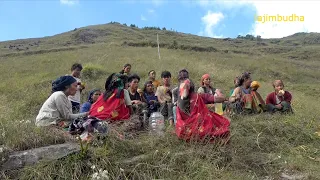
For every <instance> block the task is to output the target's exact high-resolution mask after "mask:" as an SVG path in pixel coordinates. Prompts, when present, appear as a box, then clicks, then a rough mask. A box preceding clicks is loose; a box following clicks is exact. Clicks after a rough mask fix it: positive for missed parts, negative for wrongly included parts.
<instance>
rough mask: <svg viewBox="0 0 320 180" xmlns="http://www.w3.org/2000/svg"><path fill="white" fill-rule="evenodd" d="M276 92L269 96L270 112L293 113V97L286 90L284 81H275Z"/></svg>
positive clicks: (268, 105)
mask: <svg viewBox="0 0 320 180" xmlns="http://www.w3.org/2000/svg"><path fill="white" fill-rule="evenodd" d="M272 85H273V88H274V92H272V93H270V94H269V95H268V96H267V99H266V104H267V108H268V111H269V112H271V113H273V112H277V111H279V112H292V109H291V100H292V95H291V93H290V92H289V91H285V90H284V83H283V81H282V80H275V81H274V82H273V84H272Z"/></svg>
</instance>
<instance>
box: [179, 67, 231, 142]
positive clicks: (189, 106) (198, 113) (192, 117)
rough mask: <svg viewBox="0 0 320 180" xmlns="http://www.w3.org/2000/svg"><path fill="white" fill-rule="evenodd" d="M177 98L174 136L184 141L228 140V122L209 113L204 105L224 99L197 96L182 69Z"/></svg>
mask: <svg viewBox="0 0 320 180" xmlns="http://www.w3.org/2000/svg"><path fill="white" fill-rule="evenodd" d="M178 87H179V98H178V107H177V123H176V129H175V131H176V135H177V136H178V137H179V138H180V139H184V140H187V141H189V140H192V139H193V140H204V139H209V140H210V141H212V140H214V139H216V138H217V137H220V138H227V141H228V140H229V134H230V130H229V126H230V122H229V120H228V119H227V118H225V117H223V116H220V115H218V114H216V113H214V112H211V111H209V110H208V108H207V107H206V105H205V104H206V103H214V102H223V101H224V100H225V98H224V97H222V98H219V97H214V96H213V95H212V94H208V93H203V94H197V93H196V92H195V91H194V84H193V83H192V82H191V81H190V80H189V73H188V71H187V70H185V69H183V70H181V71H180V72H179V85H178Z"/></svg>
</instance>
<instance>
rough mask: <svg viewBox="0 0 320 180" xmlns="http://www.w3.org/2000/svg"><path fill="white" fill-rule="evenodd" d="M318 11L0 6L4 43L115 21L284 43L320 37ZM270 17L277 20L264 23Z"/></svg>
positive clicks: (194, 4) (78, 0)
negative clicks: (312, 34) (291, 37)
mask: <svg viewBox="0 0 320 180" xmlns="http://www.w3.org/2000/svg"><path fill="white" fill-rule="evenodd" d="M319 5H320V1H316V0H313V1H299V0H296V1H295V0H291V1H290V0H288V1H279V0H278V1H277V0H268V1H263V0H255V1H252V0H251V1H250V0H144V1H142V0H118V1H116V0H38V1H36V0H25V1H22V0H21V1H20V0H0V41H6V40H14V39H25V38H35V37H44V36H52V35H55V34H59V33H63V32H66V31H70V30H73V29H74V28H79V27H84V26H88V25H96V24H106V23H109V22H111V21H116V22H119V23H122V24H123V23H126V24H128V25H130V24H135V25H137V26H138V27H145V26H157V27H160V28H162V27H166V28H167V29H171V28H172V29H174V30H176V31H178V32H184V33H191V34H195V35H199V36H206V37H214V38H227V37H230V38H235V37H237V36H238V35H242V36H244V35H246V34H251V35H254V36H258V35H260V36H261V37H262V38H281V37H285V36H289V35H292V34H294V33H297V32H320V23H318V19H319V18H320V11H319V9H318V7H320V6H319ZM267 16H276V17H277V19H274V20H273V19H272V18H271V20H270V19H269V21H266V22H264V21H265V20H268V17H267ZM278 16H279V17H282V19H283V20H281V19H278ZM287 16H292V18H291V19H290V18H289V17H287ZM263 17H264V19H265V20H263ZM266 18H267V19H266ZM288 19H289V20H291V21H288ZM272 20H273V21H272ZM284 20H286V21H284Z"/></svg>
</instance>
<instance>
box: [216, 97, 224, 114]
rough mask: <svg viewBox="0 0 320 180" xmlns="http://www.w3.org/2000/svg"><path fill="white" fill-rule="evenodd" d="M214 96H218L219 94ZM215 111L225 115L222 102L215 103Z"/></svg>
mask: <svg viewBox="0 0 320 180" xmlns="http://www.w3.org/2000/svg"><path fill="white" fill-rule="evenodd" d="M214 97H217V94H215V95H214ZM214 111H215V113H217V114H219V115H223V109H222V103H214Z"/></svg>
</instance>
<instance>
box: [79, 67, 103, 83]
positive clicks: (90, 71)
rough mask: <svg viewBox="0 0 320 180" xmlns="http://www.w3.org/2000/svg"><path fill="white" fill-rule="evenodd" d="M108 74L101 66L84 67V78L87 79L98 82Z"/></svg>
mask: <svg viewBox="0 0 320 180" xmlns="http://www.w3.org/2000/svg"><path fill="white" fill-rule="evenodd" d="M106 73H107V72H106V71H105V70H104V69H103V68H102V67H101V66H99V65H95V64H87V65H85V66H84V67H83V70H82V76H83V78H85V79H90V80H96V79H98V78H99V77H100V76H102V75H105V74H106Z"/></svg>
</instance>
